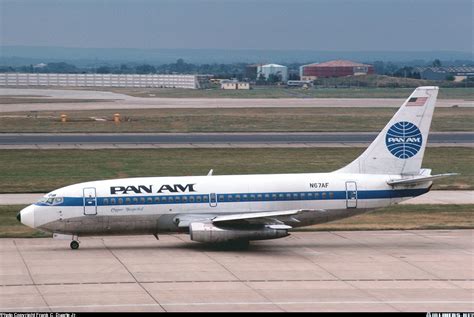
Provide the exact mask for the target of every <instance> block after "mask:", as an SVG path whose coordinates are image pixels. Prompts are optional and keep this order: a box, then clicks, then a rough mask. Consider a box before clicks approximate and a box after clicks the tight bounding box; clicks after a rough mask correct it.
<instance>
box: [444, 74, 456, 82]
mask: <svg viewBox="0 0 474 317" xmlns="http://www.w3.org/2000/svg"><path fill="white" fill-rule="evenodd" d="M454 79H455V78H454V76H453V75H452V74H449V75H448V76H446V80H448V81H454Z"/></svg>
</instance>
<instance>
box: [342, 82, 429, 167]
mask: <svg viewBox="0 0 474 317" xmlns="http://www.w3.org/2000/svg"><path fill="white" fill-rule="evenodd" d="M437 96H438V87H418V88H417V89H415V91H414V92H413V93H412V94H411V96H410V97H409V98H408V99H407V100H406V101H405V102H404V103H403V105H402V106H401V108H400V109H399V110H398V111H397V113H395V115H394V116H393V117H392V119H391V120H390V122H389V123H388V124H387V125H386V126H385V128H383V130H382V132H380V133H379V135H378V136H377V137H376V138H375V140H374V141H373V142H372V144H370V146H369V147H368V148H367V150H365V152H364V153H362V155H361V156H359V157H358V158H357V159H356V160H354V161H353V162H352V163H350V164H349V165H347V166H345V167H343V168H342V169H340V170H337V171H336V172H337V173H360V174H402V175H416V174H418V173H419V171H420V168H421V163H422V161H423V154H424V153H425V147H426V143H427V142H428V133H429V130H430V125H431V119H432V117H433V110H434V107H435V103H436V97H437Z"/></svg>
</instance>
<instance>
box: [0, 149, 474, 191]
mask: <svg viewBox="0 0 474 317" xmlns="http://www.w3.org/2000/svg"><path fill="white" fill-rule="evenodd" d="M363 150H364V149H359V148H295V149H281V148H280V149H279V148H267V149H156V150H155V149H145V150H137V149H134V150H125V149H124V150H2V151H0V175H1V182H0V192H3V193H8V192H10V193H22V192H48V191H51V190H53V189H55V188H58V187H62V186H65V185H70V184H73V183H79V182H83V181H91V180H97V179H110V178H122V177H145V176H180V175H206V174H207V172H208V171H209V170H210V169H211V168H212V169H214V173H215V174H216V175H223V174H256V173H262V174H268V173H308V172H330V171H332V170H335V169H338V168H340V167H342V166H343V165H345V164H347V163H349V162H350V161H352V160H353V159H355V158H356V157H357V156H358V155H359V154H360V153H361V152H362V151H363ZM473 158H474V149H472V148H427V150H426V153H425V158H424V161H423V166H424V167H430V168H432V169H433V173H434V174H437V173H446V172H457V173H461V175H460V176H455V177H449V178H445V179H441V180H439V181H437V182H435V185H434V189H473V188H474V177H473V176H474V175H473V174H474V170H473V168H472V162H473Z"/></svg>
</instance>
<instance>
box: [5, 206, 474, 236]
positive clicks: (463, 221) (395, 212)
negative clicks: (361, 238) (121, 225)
mask: <svg viewBox="0 0 474 317" xmlns="http://www.w3.org/2000/svg"><path fill="white" fill-rule="evenodd" d="M24 207H25V206H24V205H10V206H0V238H20V237H21V238H28V237H31V238H37V237H50V236H51V235H50V234H48V233H43V232H41V231H38V230H35V229H32V228H29V227H27V226H25V225H23V224H21V223H19V222H18V221H17V220H16V214H17V213H18V211H20V210H21V209H22V208H24ZM472 228H474V213H473V205H396V206H391V207H387V208H384V209H380V210H377V211H374V212H372V213H367V214H363V215H359V216H355V217H352V218H347V219H343V220H339V221H336V222H331V223H327V224H320V225H315V226H310V227H303V228H298V229H296V230H298V231H320V230H389V229H405V230H408V229H410V230H411V229H472Z"/></svg>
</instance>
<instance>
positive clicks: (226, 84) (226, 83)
mask: <svg viewBox="0 0 474 317" xmlns="http://www.w3.org/2000/svg"><path fill="white" fill-rule="evenodd" d="M221 89H224V90H249V89H250V84H249V83H247V82H242V81H236V80H221Z"/></svg>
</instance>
